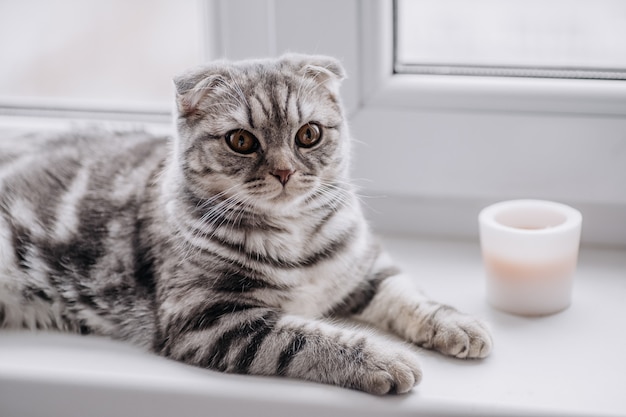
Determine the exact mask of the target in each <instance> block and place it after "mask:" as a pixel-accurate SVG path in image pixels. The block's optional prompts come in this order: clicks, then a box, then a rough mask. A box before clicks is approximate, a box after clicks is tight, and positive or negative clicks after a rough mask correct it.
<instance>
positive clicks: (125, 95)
mask: <svg viewBox="0 0 626 417" xmlns="http://www.w3.org/2000/svg"><path fill="white" fill-rule="evenodd" d="M201 6H202V4H201V3H200V2H198V1H196V2H187V3H186V4H185V7H181V5H180V2H177V1H174V0H158V1H152V0H136V1H132V2H127V1H124V0H107V1H100V2H85V1H81V0H57V1H54V2H50V1H46V0H25V1H4V2H1V3H0V56H2V61H3V65H1V66H0V103H1V104H3V105H4V107H5V108H7V107H8V108H11V107H18V108H20V107H21V108H28V107H30V108H45V109H91V110H96V109H97V110H107V111H130V110H133V111H147V112H150V111H151V112H156V113H158V114H164V115H166V114H167V113H169V109H170V108H171V104H170V102H171V97H172V91H173V87H172V83H171V82H170V80H171V78H172V76H173V75H174V74H175V73H177V72H179V71H181V70H184V69H185V68H187V67H190V66H192V65H197V64H199V63H200V61H201V52H202V49H201V48H202V46H203V37H202V34H203V28H202V23H203V22H202V20H201V18H202V16H203V14H202V10H201Z"/></svg>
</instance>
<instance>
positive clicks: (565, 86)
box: [0, 0, 626, 245]
mask: <svg viewBox="0 0 626 417" xmlns="http://www.w3.org/2000/svg"><path fill="white" fill-rule="evenodd" d="M63 1H70V0H63ZM76 1H78V2H79V3H80V1H79V0H76ZM138 1H141V4H146V3H143V1H147V0H138ZM494 1H495V0H494ZM554 1H556V0H541V1H539V0H537V1H535V0H528V1H527V0H524V1H522V0H508V1H506V2H505V1H502V0H498V1H495V3H494V4H493V5H491V6H492V7H493V9H492V10H491V11H490V12H489V13H495V14H496V15H497V14H498V13H501V14H505V15H506V14H507V13H508V15H511V12H510V10H513V9H510V8H509V6H510V7H517V6H513V5H516V4H517V5H522V6H519V7H522V8H525V7H527V9H524V10H526V11H525V12H519V13H518V14H519V15H520V16H522V17H523V16H529V18H530V17H531V16H535V17H540V18H541V19H542V20H540V21H538V22H539V23H540V24H539V23H537V24H538V25H539V27H540V28H544V27H549V28H552V26H551V25H552V23H550V13H547V12H546V13H541V14H537V13H531V12H530V11H532V10H536V8H538V7H542V8H543V9H546V10H548V9H549V8H550V7H552V6H550V4H556V3H554ZM563 1H565V0H563ZM163 2H166V0H163ZM33 3H36V4H39V3H41V4H40V6H41V7H42V8H45V7H57V6H56V5H57V4H59V2H54V5H55V6H53V5H50V6H48V5H47V4H48V2H45V1H43V0H25V1H23V2H17V1H13V2H3V3H1V4H0V21H4V20H5V16H6V15H7V14H6V13H5V11H6V10H7V8H9V9H11V8H12V7H17V6H13V5H15V4H19V5H20V6H19V7H22V8H23V7H27V6H21V5H22V4H33ZM109 3H110V4H118V5H119V4H121V0H115V1H114V2H107V4H109ZM126 3H127V2H124V4H126ZM135 3H136V2H133V5H134V4H135ZM149 3H150V5H152V4H153V2H149ZM166 3H167V2H166ZM413 3H414V4H413ZM558 3H560V4H563V3H561V1H558ZM622 3H623V2H622V1H621V0H615V1H610V0H576V1H574V0H571V1H570V0H567V6H562V7H563V10H561V9H558V10H559V12H560V15H561V16H562V17H563V18H565V17H567V16H583V17H584V19H582V20H581V22H582V24H583V26H582V27H587V28H590V29H589V30H598V25H597V24H593V25H588V26H584V25H586V24H587V23H589V22H591V21H592V20H591V19H601V21H602V22H603V24H604V25H605V26H606V28H603V30H604V29H606V30H609V27H614V28H615V30H616V32H615V33H616V35H615V36H614V37H611V41H610V42H609V41H607V42H604V41H603V42H601V43H602V48H600V49H597V50H596V49H595V47H594V48H590V47H585V48H586V49H585V48H583V49H585V50H586V51H591V50H593V53H596V52H597V59H595V58H594V59H595V60H591V59H589V60H588V59H587V58H584V59H581V60H579V61H576V59H579V58H580V56H577V55H575V54H569V55H567V54H564V55H563V56H562V57H560V58H559V59H558V60H555V58H557V56H556V55H554V54H550V53H548V52H546V51H549V50H548V49H547V46H548V43H549V42H553V41H556V38H558V36H554V35H551V34H550V33H540V32H542V31H544V32H545V30H543V29H542V30H537V31H536V30H532V31H529V32H528V33H531V34H532V36H531V38H532V37H533V36H536V40H537V39H538V40H539V41H537V43H536V44H537V45H539V46H538V47H539V49H535V48H528V49H527V50H526V52H524V51H523V49H524V48H521V47H520V48H521V49H520V51H521V52H519V53H518V52H516V53H515V54H510V55H509V56H508V58H507V59H508V60H504V59H503V54H502V51H504V52H506V51H507V48H509V46H507V45H510V44H511V42H513V44H514V43H515V41H514V39H515V38H514V35H512V33H515V30H513V28H503V29H500V28H498V27H491V28H490V29H489V33H490V34H489V37H490V38H492V40H493V39H496V40H497V41H498V42H493V43H494V45H495V47H494V48H490V49H483V50H482V52H481V53H480V54H478V53H474V54H472V55H471V56H470V57H473V58H472V59H473V61H470V60H468V59H469V58H468V55H467V54H466V55H463V54H462V53H461V52H463V48H461V49H462V51H461V52H458V53H457V52H454V51H455V50H454V48H455V45H454V43H452V44H451V46H450V45H448V46H450V47H449V48H448V47H446V48H447V49H446V48H444V47H443V46H433V45H438V44H432V43H431V44H430V46H428V47H424V46H423V45H425V44H427V42H425V41H428V39H427V38H430V40H432V38H435V41H434V42H439V43H441V42H443V41H444V39H438V38H437V36H435V35H436V34H437V33H436V31H440V32H441V31H442V29H441V27H440V26H439V25H438V24H437V25H431V26H430V29H429V30H431V32H430V34H429V35H428V36H426V37H424V36H423V35H422V36H421V38H419V42H421V45H422V46H419V47H415V46H410V45H411V44H410V43H408V42H407V41H406V40H405V41H400V44H399V45H398V46H399V48H398V49H395V46H394V35H395V34H398V33H399V32H397V30H400V31H401V30H403V29H402V25H403V23H402V21H403V19H405V20H406V21H409V22H416V21H418V20H415V19H419V16H418V17H415V16H413V17H410V15H409V14H408V13H406V10H405V11H402V7H403V6H402V5H403V4H404V5H405V6H404V7H424V5H430V6H432V7H431V9H430V11H431V12H434V11H436V10H437V8H440V6H436V5H437V4H439V5H441V4H445V5H448V7H449V8H451V9H452V11H454V12H455V13H456V15H458V11H459V10H465V8H468V7H469V6H468V5H472V7H470V9H471V10H470V11H468V12H467V13H465V12H464V13H463V15H464V18H465V20H466V21H462V22H461V23H462V25H461V26H459V30H460V28H463V30H466V29H471V27H472V24H473V23H472V17H471V16H472V14H471V13H474V16H475V15H476V14H477V13H478V14H479V15H480V13H483V14H484V13H485V12H481V10H484V9H482V8H480V7H478V6H476V5H480V4H486V0H459V1H458V2H457V3H454V6H452V5H451V4H452V3H451V0H436V1H435V0H432V1H429V0H398V4H397V6H398V8H397V11H398V15H397V17H398V19H397V20H395V21H394V4H395V3H394V0H344V1H340V2H339V1H336V0H316V1H314V2H313V1H310V0H202V1H200V2H199V3H185V9H184V10H178V11H176V12H172V13H171V16H169V17H168V18H167V19H166V21H167V23H161V24H159V25H158V28H160V29H161V30H163V31H165V32H167V31H168V30H172V31H178V30H180V31H181V32H177V33H175V34H174V35H173V36H180V37H182V38H183V39H185V40H187V41H191V42H192V43H193V45H192V46H189V45H186V46H185V45H183V44H181V43H180V42H175V43H172V44H168V43H166V42H164V43H162V44H161V43H159V45H160V46H159V48H160V50H159V51H160V52H159V54H158V55H161V57H160V58H162V59H164V58H166V59H164V60H165V61H166V63H167V65H173V66H175V67H178V65H179V64H180V66H181V67H182V66H187V62H188V61H185V60H186V59H188V60H189V61H193V60H194V59H195V58H194V57H193V53H192V52H188V54H187V55H185V56H187V58H182V57H180V58H179V55H177V54H180V53H182V51H179V50H178V48H186V47H188V46H189V49H186V50H187V51H192V50H197V49H196V48H197V47H198V45H199V46H200V48H201V49H202V50H203V51H204V52H203V53H202V54H200V55H196V56H199V57H200V59H201V60H204V59H208V58H211V57H216V56H224V57H226V58H230V59H241V58H248V57H259V56H272V55H279V54H281V53H284V52H286V51H292V52H302V53H314V54H328V55H333V56H335V57H337V58H339V59H341V60H342V62H343V64H344V66H345V68H346V70H347V72H348V79H346V80H345V81H344V83H343V86H342V97H343V101H344V104H345V105H346V108H347V113H348V117H349V121H350V124H351V132H352V134H353V136H354V137H355V138H356V139H357V142H356V144H355V146H354V162H353V177H354V178H355V179H356V182H357V183H358V185H360V186H361V188H362V191H361V193H362V194H365V195H369V196H373V197H376V198H365V199H364V202H365V208H366V210H367V211H368V215H369V217H370V218H371V219H372V221H373V223H374V225H375V227H377V228H379V229H381V230H386V231H391V232H401V233H420V234H428V235H436V236H442V235H447V236H456V237H458V236H464V237H471V238H474V239H475V238H476V236H477V223H476V216H477V214H478V212H479V210H480V209H481V208H482V207H484V206H486V205H488V204H490V203H492V202H495V201H498V200H504V199H510V198H543V199H549V200H556V201H560V202H563V203H566V204H570V205H572V206H575V207H577V208H579V209H580V210H581V211H582V212H583V216H584V226H583V230H584V232H583V240H584V241H586V242H596V243H603V244H606V243H619V244H622V245H626V136H625V133H624V132H626V80H619V79H617V78H619V77H617V76H612V77H610V78H615V79H601V80H598V79H578V78H553V77H544V76H542V77H537V76H536V75H538V74H531V75H534V76H532V77H524V76H519V75H523V74H520V73H516V74H503V73H499V74H495V73H493V72H492V73H491V74H487V73H484V72H483V73H481V75H480V76H467V75H463V74H462V73H461V72H455V73H454V74H451V73H450V72H451V71H448V72H447V73H445V74H444V73H442V72H441V71H440V72H434V73H427V71H417V72H419V73H416V72H415V71H413V72H404V71H403V73H398V71H399V70H401V69H402V68H401V67H400V66H396V62H395V60H394V52H398V53H397V55H396V56H397V57H398V58H400V61H401V63H402V65H407V66H410V67H414V66H419V65H428V66H430V65H431V64H437V65H441V64H443V65H444V66H445V67H448V68H458V67H470V69H472V71H473V70H474V69H476V67H480V68H479V69H481V70H483V69H489V70H493V69H494V68H500V69H507V70H508V69H511V68H517V67H515V66H514V64H515V65H521V66H525V65H529V64H528V62H532V65H533V66H532V68H539V69H540V70H542V71H544V70H546V69H549V70H551V71H552V70H557V71H560V70H561V69H562V68H564V67H566V66H567V67H571V66H575V67H576V68H575V69H576V70H581V69H583V70H585V71H588V70H594V71H595V70H598V69H600V70H602V72H607V71H608V70H610V71H608V72H611V71H613V70H615V73H617V72H620V71H623V69H624V60H625V59H626V58H625V57H626V54H625V53H624V52H623V51H624V49H623V48H624V45H626V41H625V40H624V39H626V37H624V36H623V33H624V30H625V29H624V25H621V24H620V25H619V27H618V26H616V24H615V22H616V21H622V20H620V19H623V15H622V14H620V13H623V11H624V6H623V5H622ZM90 4H91V3H90ZM155 4H157V3H155ZM158 4H161V3H160V2H159V3H158ZM168 4H169V3H168ZM495 4H506V5H507V7H506V8H501V7H500V6H497V5H495ZM406 5H408V6H406ZM491 6H490V7H491ZM609 6H610V7H615V9H614V10H615V12H614V13H613V12H612V13H611V14H610V15H608V16H607V15H606V14H604V15H603V13H604V12H603V10H604V8H605V7H609ZM59 7H60V6H59ZM85 7H87V6H85ZM101 7H108V6H101ZM111 7H113V6H111ZM128 7H131V6H128ZM143 7H144V8H149V6H143ZM150 7H151V6H150ZM177 7H180V6H177ZM577 8H584V9H585V10H588V12H585V13H584V14H579V15H576V14H575V13H574V12H573V11H572V10H574V9H577ZM543 9H542V10H543ZM142 10H143V9H142ZM555 10H556V9H555ZM620 10H621V12H620ZM9 11H10V12H11V13H12V11H11V10H9ZM470 12H471V13H470ZM84 13H85V14H81V16H83V15H84V16H86V15H88V13H89V12H88V11H85V12H84ZM400 14H401V15H400ZM450 14H452V13H450ZM601 16H605V17H601ZM620 16H621V17H620ZM142 18H145V17H144V16H142ZM440 18H441V16H440ZM446 18H447V19H452V17H446ZM587 18H589V20H588V21H587V20H585V19H587ZM194 19H196V20H194ZM7 20H9V19H8V18H7ZM22 20H24V18H22ZM495 20H497V19H494V22H495ZM26 21H28V20H26ZM198 21H199V22H202V23H201V24H200V29H193V28H192V27H185V26H192V25H194V24H197V22H198ZM190 22H194V23H190ZM563 22H564V21H563V20H559V22H557V23H555V24H556V25H557V26H558V25H562V24H563ZM234 23H236V24H234ZM395 23H397V24H398V26H397V27H396V26H395ZM455 24H456V23H455ZM494 24H495V23H494ZM173 25H174V26H175V27H176V29H173V28H172V26H173ZM411 25H413V26H414V24H413V23H410V24H409V26H411ZM17 26H19V25H17ZM140 26H145V27H143V28H142V27H137V28H136V30H137V31H142V30H147V31H149V32H150V33H154V32H155V31H158V29H150V27H151V26H150V25H149V24H146V25H140ZM453 26H454V25H453ZM457 26H458V24H457ZM427 27H428V26H426V27H425V28H427ZM559 27H564V26H559ZM505 29H506V30H505ZM509 29H510V30H509ZM0 30H5V28H4V27H3V26H2V25H0ZM33 30H34V29H33ZM546 30H547V29H546ZM550 30H553V28H552V29H550ZM554 30H556V29H554ZM559 30H560V29H559ZM185 31H192V32H193V33H195V35H194V34H193V33H190V32H187V33H188V34H187V35H183V33H185ZM194 31H195V32H194ZM433 31H435V32H433ZM492 31H493V33H491V32H492ZM620 31H621V32H620ZM8 33H9V35H11V34H12V35H11V36H13V37H15V36H16V35H15V34H16V33H20V32H19V27H14V29H13V30H12V31H9V32H8ZM38 33H39V32H38ZM501 33H502V34H503V35H502V36H504V34H507V36H506V37H505V38H504V39H497V38H500V37H501ZM607 33H608V32H607ZM620 33H622V35H619V34H620ZM493 34H496V35H497V36H495V35H493ZM509 35H511V36H509ZM540 35H541V36H540ZM155 36H158V38H157V39H161V37H160V36H161V35H158V34H155ZM194 36H195V37H196V38H195V39H197V38H198V37H199V38H200V40H198V43H195V41H192V38H193V37H194ZM485 36H486V35H485ZM529 36H530V35H529ZM598 36H599V35H598ZM139 37H140V38H142V37H141V36H139ZM583 38H584V39H588V38H587V36H586V35H585V36H583V35H581V37H580V39H583ZM613 38H614V39H613ZM6 39H7V35H6V33H3V36H2V37H0V43H2V42H6ZM142 39H145V42H148V43H149V42H151V41H152V38H151V37H150V36H146V37H143V38H142ZM179 39H180V38H179ZM407 39H408V38H407ZM507 39H509V40H507ZM511 39H513V40H511ZM542 39H543V40H542ZM589 39H591V38H589ZM606 39H609V38H606ZM453 40H454V39H453ZM500 41H502V42H500ZM505 41H506V42H509V44H507V43H506V42H505ZM119 42H121V43H123V41H118V43H119ZM402 42H404V44H403V43H402ZM419 42H418V44H419ZM480 43H481V42H478V44H480ZM31 44H32V45H34V46H29V47H28V48H27V49H29V51H26V52H28V53H32V54H34V55H36V54H35V52H32V51H31V50H30V49H32V50H34V49H36V48H37V47H38V45H39V44H38V43H37V42H34V41H33V42H31ZM558 44H559V45H560V44H561V43H558ZM479 46H481V48H482V46H483V45H479ZM518 46H519V45H518ZM4 47H6V46H3V48H4ZM120 47H124V46H123V45H120ZM137 48H139V49H140V50H143V49H144V48H149V46H147V45H146V44H142V45H141V46H137ZM428 48H430V49H428ZM541 48H544V49H541ZM603 48H604V49H603ZM457 49H458V45H457ZM566 49H567V48H566ZM570 49H571V48H570ZM402 50H404V52H402ZM541 50H543V51H544V52H538V51H541ZM581 50H582V49H581ZM429 51H430V52H429ZM494 51H495V52H494ZM498 51H500V52H498ZM610 51H617V52H615V53H612V52H610ZM619 51H622V52H619ZM18 52H19V51H18ZM26 52H25V53H26ZM465 52H467V51H465ZM496 52H498V53H496ZM522 52H524V53H527V55H524V53H522ZM535 52H536V53H537V54H538V55H537V56H536V57H534V58H533V57H532V54H533V53H535ZM14 53H15V51H14ZM39 53H41V52H39ZM428 54H430V55H428ZM437 54H439V55H437ZM551 55H554V56H551ZM566 55H567V56H566ZM171 57H177V58H171ZM505 57H506V56H505ZM528 57H531V58H533V59H535V61H526V59H527V58H528ZM435 58H437V59H435ZM461 58H463V59H461ZM522 58H523V59H522ZM539 58H542V59H543V60H540V59H539ZM565 58H567V59H568V60H569V61H567V60H565ZM128 59H129V60H130V58H128ZM174 60H176V62H172V61H174ZM611 60H613V61H611ZM183 61H185V63H183ZM3 62H4V61H3ZM118 62H120V60H119V59H118ZM142 62H143V63H142ZM524 62H526V64H524ZM120 65H121V64H120ZM123 66H124V67H128V70H129V71H131V70H132V69H135V68H139V70H138V74H137V75H136V77H140V76H141V75H142V74H144V73H145V68H150V64H148V65H145V62H144V61H136V62H133V63H132V65H126V63H125V62H124V65H123ZM130 67H133V68H130ZM583 67H584V68H583ZM2 70H5V69H4V68H2ZM80 71H82V70H80ZM115 71H116V68H111V69H107V70H106V71H104V72H103V74H104V75H105V76H108V74H110V73H115ZM154 71H155V74H156V67H155V68H154ZM174 71H175V69H174V68H173V67H172V69H171V70H169V69H168V70H166V71H163V72H162V73H161V75H158V78H159V80H161V81H159V84H160V85H164V84H163V83H162V80H163V79H166V80H167V83H166V84H167V86H168V87H167V88H169V86H170V84H169V79H170V78H171V74H170V73H171V72H174ZM472 75H474V73H472ZM494 75H516V76H514V77H508V76H507V77H503V76H494ZM552 75H555V74H552ZM155 76H156V75H155ZM1 83H2V80H1V79H0V85H2V84H1ZM155 83H156V81H155ZM149 84H150V85H154V84H153V83H149ZM120 85H121V84H120ZM5 86H6V84H5ZM111 89H112V87H111ZM148 90H150V88H149V87H148ZM149 92H150V93H151V91H149ZM109 93H112V90H111V91H106V92H104V93H103V94H104V95H106V94H109ZM0 94H2V95H3V97H2V98H0V114H1V113H2V112H4V113H5V114H6V113H7V112H9V113H10V111H11V108H10V107H7V103H9V104H11V103H13V101H10V100H9V101H7V100H5V97H6V95H4V93H1V92H0ZM133 94H135V93H133ZM159 94H161V95H160V96H153V97H152V98H150V99H146V98H145V97H147V96H142V97H144V98H140V95H135V96H134V98H133V99H132V100H136V101H140V100H144V99H145V100H148V101H149V100H154V101H152V103H156V102H160V100H162V99H163V98H165V94H169V92H163V93H159ZM104 95H103V96H100V93H98V94H97V95H95V94H94V95H87V96H84V97H83V98H84V99H87V98H89V99H90V100H91V99H92V98H93V99H94V100H96V98H97V97H96V96H98V97H104ZM12 97H13V96H12ZM106 97H108V98H109V99H110V100H113V101H115V100H118V104H119V100H122V101H123V103H127V102H129V101H131V99H129V98H123V97H122V96H121V95H120V96H117V97H114V96H106ZM13 98H15V97H13ZM55 100H56V99H55ZM14 101H15V100H14ZM3 103H4V104H3ZM33 103H35V104H37V101H36V100H34V101H32V102H28V103H26V104H25V105H24V106H23V107H22V108H21V110H24V109H27V108H31V107H32V106H33ZM29 106H30V107H29ZM134 108H135V109H137V108H139V107H134ZM144 108H147V107H144ZM7 109H8V110H7ZM168 109H169V107H168ZM160 114H161V115H162V117H161V120H165V121H168V118H169V116H168V115H167V111H162V113H160ZM131 116H132V117H135V116H136V115H131ZM361 179H364V180H361ZM379 197H384V198H379Z"/></svg>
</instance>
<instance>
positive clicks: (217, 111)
mask: <svg viewBox="0 0 626 417" xmlns="http://www.w3.org/2000/svg"><path fill="white" fill-rule="evenodd" d="M343 78H344V70H343V68H342V67H341V65H340V63H339V62H337V61H336V60H334V59H332V58H328V57H322V56H303V55H286V56H283V57H281V58H279V59H268V60H250V61H243V62H235V63H231V62H223V61H221V62H215V63H211V64H209V65H206V66H203V67H201V68H196V69H193V70H191V71H189V72H187V73H185V74H182V75H181V76H179V77H177V78H176V79H175V87H176V109H177V111H176V115H175V123H176V131H177V134H176V135H175V137H174V138H171V139H170V138H161V137H155V136H152V135H149V134H147V133H142V132H128V133H112V132H107V131H105V130H95V129H94V130H91V131H75V132H70V133H67V132H66V133H63V134H54V135H53V134H49V135H47V136H46V137H44V136H42V135H30V136H26V137H21V138H19V139H15V140H11V141H9V140H4V141H3V142H2V145H1V146H0V327H3V328H13V329H58V330H62V331H68V332H77V333H83V334H88V333H91V334H97V335H105V336H109V337H112V338H114V339H120V340H126V341H129V342H131V343H133V344H135V345H137V346H140V347H142V348H145V349H148V350H151V351H153V352H155V353H157V354H160V355H163V356H165V357H168V358H172V359H175V360H179V361H182V362H185V363H188V364H192V365H197V366H200V367H203V368H210V369H214V370H219V371H224V372H234V373H242V374H256V375H284V376H287V377H293V378H301V379H306V380H310V381H316V382H321V383H327V384H336V385H339V386H343V387H349V388H353V389H359V390H364V391H367V392H370V393H375V394H386V393H390V392H397V393H404V392H407V391H409V390H410V389H411V388H412V387H413V386H414V385H415V384H417V383H418V382H419V381H420V378H421V374H422V373H421V370H420V366H419V364H418V358H417V354H416V352H415V350H414V349H412V347H411V344H415V345H418V346H422V347H425V348H432V349H435V350H437V351H439V352H442V353H443V354H446V355H451V356H455V357H459V358H483V357H485V356H487V355H488V354H489V352H490V350H491V346H492V342H491V337H490V335H489V332H488V330H487V329H486V327H485V325H484V324H483V323H481V322H480V321H479V320H476V319H474V318H471V317H469V316H466V315H464V314H461V313H459V312H457V311H456V310H455V309H453V308H452V307H449V306H446V305H442V304H440V303H438V302H435V301H433V300H431V299H429V298H427V297H426V296H425V295H423V294H422V293H421V292H420V291H419V290H417V289H416V288H415V287H414V281H413V280H412V279H411V278H409V277H407V276H405V275H404V274H403V273H402V272H401V271H400V270H399V269H398V268H397V267H396V266H394V264H393V263H392V262H391V260H390V259H389V257H388V256H387V255H386V254H385V253H384V252H383V251H382V250H381V248H380V247H379V246H378V244H377V243H376V241H375V240H374V238H373V237H372V235H371V232H370V230H369V228H368V226H367V224H366V222H365V220H364V218H363V214H362V212H361V207H360V205H359V201H358V198H357V197H356V195H355V193H354V191H353V187H352V185H351V183H350V179H349V175H348V173H349V155H350V141H351V139H350V134H349V132H348V126H347V124H346V115H345V112H344V110H343V108H342V105H341V102H340V98H339V92H338V90H339V86H340V83H341V80H342V79H343ZM337 318H351V319H355V320H357V321H360V322H363V323H367V324H369V325H372V326H373V327H378V328H379V329H381V330H383V331H387V332H391V333H394V334H396V335H398V336H399V337H401V338H402V339H404V340H406V341H407V342H409V343H404V344H403V343H400V342H397V341H394V340H392V338H389V337H385V336H383V335H382V334H383V332H376V331H374V330H365V329H364V328H362V327H357V326H346V325H342V324H338V323H339V320H336V319H337ZM342 322H343V321H342Z"/></svg>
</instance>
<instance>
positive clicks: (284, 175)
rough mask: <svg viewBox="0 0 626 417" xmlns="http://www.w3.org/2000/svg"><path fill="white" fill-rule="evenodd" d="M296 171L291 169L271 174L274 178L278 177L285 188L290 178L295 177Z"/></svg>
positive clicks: (278, 170)
mask: <svg viewBox="0 0 626 417" xmlns="http://www.w3.org/2000/svg"><path fill="white" fill-rule="evenodd" d="M294 172H295V171H293V170H291V169H275V170H274V171H272V172H271V174H272V175H273V176H275V177H276V179H277V180H278V181H280V183H281V184H282V185H283V186H284V185H285V184H287V181H289V178H290V177H291V176H292V175H293V173H294Z"/></svg>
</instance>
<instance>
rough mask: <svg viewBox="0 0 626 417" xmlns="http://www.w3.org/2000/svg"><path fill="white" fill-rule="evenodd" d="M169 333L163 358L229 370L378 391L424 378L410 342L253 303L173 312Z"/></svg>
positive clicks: (401, 389) (397, 389) (400, 387)
mask: <svg viewBox="0 0 626 417" xmlns="http://www.w3.org/2000/svg"><path fill="white" fill-rule="evenodd" d="M164 315H165V316H167V314H164ZM162 324H163V321H162ZM163 332H164V339H163V340H164V342H163V345H162V347H161V353H162V354H163V355H165V356H167V357H170V358H173V359H176V360H180V361H183V362H186V363H188V364H191V365H196V366H200V367H204V368H210V369H216V370H220V371H224V372H232V373H242V374H255V375H283V376H288V377H293V378H299V379H305V380H309V381H314V382H321V383H327V384H333V385H339V386H342V387H348V388H353V389H358V390H363V391H366V392H369V393H373V394H387V393H393V392H396V393H404V392H406V391H409V390H410V389H411V388H412V387H413V386H414V385H415V384H417V383H418V382H419V380H420V378H421V370H420V367H419V365H418V362H417V355H416V354H415V352H413V351H412V349H411V347H410V346H408V345H406V346H404V345H402V344H401V343H399V342H394V341H389V340H385V339H383V338H380V337H379V336H376V335H374V334H370V333H368V332H367V331H365V330H357V329H348V328H343V327H340V326H338V325H334V324H330V323H327V322H324V321H318V320H309V319H305V318H302V317H298V316H290V315H284V314H282V313H281V312H280V311H277V310H274V309H269V308H265V307H260V306H255V305H248V304H241V303H213V304H210V305H205V306H204V307H203V309H202V310H197V309H196V310H195V311H194V310H191V311H189V312H188V313H186V314H184V315H172V316H170V318H169V320H166V323H165V324H164V326H163Z"/></svg>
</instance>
